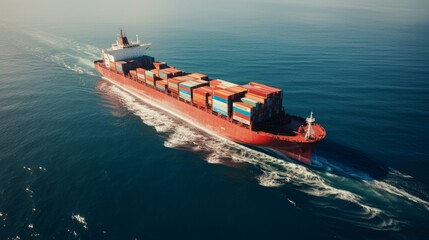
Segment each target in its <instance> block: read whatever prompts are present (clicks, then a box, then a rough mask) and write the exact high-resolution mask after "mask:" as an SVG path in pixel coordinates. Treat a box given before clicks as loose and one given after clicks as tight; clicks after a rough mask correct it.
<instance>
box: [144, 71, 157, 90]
mask: <svg viewBox="0 0 429 240" xmlns="http://www.w3.org/2000/svg"><path fill="white" fill-rule="evenodd" d="M145 75H146V76H145V79H146V84H149V85H151V86H154V87H155V82H156V80H158V78H157V77H156V75H155V73H154V72H153V71H146V72H145Z"/></svg>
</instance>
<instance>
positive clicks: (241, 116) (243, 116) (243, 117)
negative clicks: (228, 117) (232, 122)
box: [232, 112, 250, 121]
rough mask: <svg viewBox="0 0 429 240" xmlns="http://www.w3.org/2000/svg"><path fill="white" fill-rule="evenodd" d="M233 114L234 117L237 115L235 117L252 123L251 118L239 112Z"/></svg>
mask: <svg viewBox="0 0 429 240" xmlns="http://www.w3.org/2000/svg"><path fill="white" fill-rule="evenodd" d="M232 114H233V115H235V116H237V117H240V118H242V119H245V120H248V121H250V117H249V116H246V115H244V114H241V113H239V112H233V113H232Z"/></svg>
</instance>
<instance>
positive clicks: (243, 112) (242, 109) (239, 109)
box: [232, 102, 255, 125]
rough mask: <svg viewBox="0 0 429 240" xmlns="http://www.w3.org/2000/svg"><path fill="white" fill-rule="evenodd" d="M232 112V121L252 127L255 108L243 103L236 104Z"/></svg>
mask: <svg viewBox="0 0 429 240" xmlns="http://www.w3.org/2000/svg"><path fill="white" fill-rule="evenodd" d="M232 105H233V111H232V119H234V120H237V121H239V122H242V123H244V124H247V125H251V123H252V122H253V120H254V117H255V115H254V112H253V109H254V107H253V106H251V105H248V104H245V103H243V102H234V103H233V104H232Z"/></svg>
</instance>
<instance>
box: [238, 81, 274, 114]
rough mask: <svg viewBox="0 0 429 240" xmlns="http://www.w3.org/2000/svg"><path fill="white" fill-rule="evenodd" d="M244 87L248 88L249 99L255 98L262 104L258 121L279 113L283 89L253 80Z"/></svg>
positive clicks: (247, 95)
mask: <svg viewBox="0 0 429 240" xmlns="http://www.w3.org/2000/svg"><path fill="white" fill-rule="evenodd" d="M243 87H245V88H247V90H248V93H247V94H246V98H247V99H251V100H255V101H257V102H259V103H260V104H261V106H260V108H259V109H258V112H257V114H256V115H257V116H256V117H255V120H256V121H258V122H259V121H264V120H268V119H270V118H272V117H273V116H276V115H278V114H279V113H280V112H281V109H282V90H281V89H278V88H273V87H269V86H266V85H263V84H260V83H255V82H251V83H249V84H247V85H244V86H243Z"/></svg>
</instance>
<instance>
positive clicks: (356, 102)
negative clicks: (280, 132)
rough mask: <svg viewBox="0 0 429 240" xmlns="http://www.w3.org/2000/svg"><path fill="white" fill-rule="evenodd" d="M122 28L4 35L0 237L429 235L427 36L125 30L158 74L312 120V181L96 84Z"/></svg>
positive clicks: (412, 31)
mask: <svg viewBox="0 0 429 240" xmlns="http://www.w3.org/2000/svg"><path fill="white" fill-rule="evenodd" d="M194 25H195V24H194ZM119 27H120V26H112V25H103V24H101V23H100V24H99V25H91V26H86V27H83V28H82V27H81V28H75V27H73V26H67V25H65V26H61V27H58V26H56V27H53V26H36V27H32V28H15V29H13V30H12V29H11V28H10V27H5V26H1V27H0V32H1V33H0V34H1V40H0V50H1V51H0V239H19V238H20V239H333V238H338V239H424V238H425V237H427V236H429V229H428V227H427V225H428V223H429V195H428V193H429V191H428V186H429V175H428V174H427V173H428V171H429V165H428V161H429V145H428V140H427V139H428V134H429V127H428V126H429V125H428V124H427V121H428V119H429V113H428V106H429V81H428V79H429V69H428V66H429V57H428V56H429V41H427V36H428V35H427V34H428V31H427V29H428V28H427V26H426V27H425V26H416V25H407V24H402V25H390V24H387V23H383V22H375V23H372V24H369V23H368V22H365V21H363V22H343V23H336V24H332V23H329V24H328V23H323V22H322V23H318V22H313V23H307V22H299V21H295V22H293V21H292V22H290V21H286V20H285V21H279V22H272V23H271V22H270V23H269V24H268V23H266V24H264V23H263V22H257V21H253V22H250V23H237V24H235V25H233V26H227V27H225V25H222V26H216V25H214V26H204V27H200V28H198V27H187V26H186V25H181V26H174V25H171V26H167V25H161V26H159V27H156V26H141V25H139V24H136V23H134V24H130V25H129V26H128V25H125V26H124V25H123V26H122V27H124V28H125V30H126V32H127V34H128V36H130V38H134V37H133V35H134V34H140V39H142V40H143V41H148V42H152V43H153V46H152V48H151V49H150V51H149V54H151V55H153V56H154V57H155V58H156V59H157V60H163V61H167V62H168V63H169V64H170V65H173V66H175V67H177V68H180V69H183V70H185V71H187V72H194V71H199V72H203V73H206V74H208V75H209V76H211V77H213V78H221V79H225V80H229V81H232V82H236V83H239V84H244V83H247V82H249V81H258V82H261V83H266V84H269V85H272V86H275V87H279V88H282V89H283V90H284V96H285V97H284V102H283V104H284V106H285V108H286V110H287V111H288V112H289V113H292V114H296V115H300V116H304V117H305V116H308V115H309V113H310V112H311V111H313V112H314V114H315V117H316V121H317V122H318V123H320V124H322V125H323V126H325V128H326V129H327V132H328V135H327V138H326V141H324V142H323V143H321V144H319V145H318V146H317V148H316V150H315V155H314V158H315V161H316V163H317V165H316V166H311V167H309V166H304V165H301V164H299V163H296V162H294V161H284V160H280V159H277V158H274V157H272V156H269V155H266V154H264V153H261V152H258V151H256V150H253V149H250V148H247V147H244V146H241V145H238V144H235V143H232V142H228V141H225V140H222V139H219V138H217V137H214V136H209V135H207V134H206V133H203V132H201V131H200V130H198V129H195V128H194V127H192V126H190V125H188V124H186V123H184V122H182V121H180V120H178V119H176V118H174V117H172V116H170V115H169V114H168V113H165V112H161V111H159V110H157V109H155V108H153V107H151V106H150V105H148V104H146V103H145V102H143V101H142V100H141V99H139V98H137V97H135V96H133V95H130V94H129V93H128V92H127V91H124V90H123V89H120V88H118V87H116V86H114V85H112V84H111V83H109V82H107V81H106V80H103V79H102V78H101V77H100V75H99V74H97V72H96V71H95V70H94V69H93V67H92V61H93V60H96V59H98V58H99V56H100V52H101V49H102V48H107V47H109V46H110V44H111V43H112V42H113V41H114V39H115V37H116V35H115V34H116V32H117V31H118V28H119Z"/></svg>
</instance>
